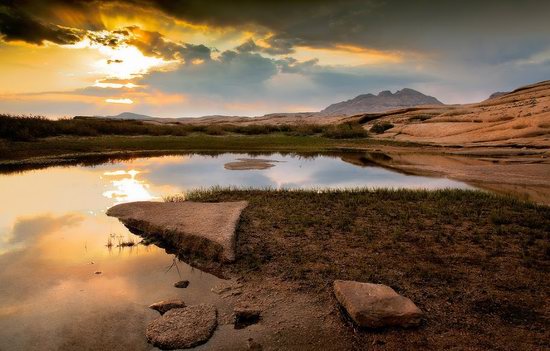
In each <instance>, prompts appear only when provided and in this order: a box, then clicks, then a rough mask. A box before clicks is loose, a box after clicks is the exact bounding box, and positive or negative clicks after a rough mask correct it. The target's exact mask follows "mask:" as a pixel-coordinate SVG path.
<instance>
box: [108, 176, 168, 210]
mask: <svg viewBox="0 0 550 351" xmlns="http://www.w3.org/2000/svg"><path fill="white" fill-rule="evenodd" d="M140 173H141V172H140V171H136V170H135V169H131V170H129V171H123V170H119V171H109V172H104V173H103V176H104V177H108V179H110V178H115V179H112V180H110V182H111V185H112V187H113V188H114V190H107V191H104V192H103V196H105V197H107V198H110V199H114V200H115V201H116V202H117V203H122V202H131V201H148V200H155V199H158V197H156V196H153V195H151V193H150V192H149V184H147V183H145V182H144V181H142V180H138V179H136V176H137V175H138V174H140Z"/></svg>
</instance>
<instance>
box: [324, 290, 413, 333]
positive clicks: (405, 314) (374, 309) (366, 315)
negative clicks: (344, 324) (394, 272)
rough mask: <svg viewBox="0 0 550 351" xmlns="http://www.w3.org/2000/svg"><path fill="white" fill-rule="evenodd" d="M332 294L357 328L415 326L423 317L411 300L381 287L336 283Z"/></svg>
mask: <svg viewBox="0 0 550 351" xmlns="http://www.w3.org/2000/svg"><path fill="white" fill-rule="evenodd" d="M334 294H335V295H336V298H337V299H338V301H339V302H340V304H341V305H342V306H343V307H344V308H345V310H346V311H347V313H348V314H349V316H350V317H351V319H353V321H354V322H355V323H356V324H357V325H358V326H360V327H368V328H381V327H389V326H402V327H409V326H415V325H418V324H419V323H420V320H421V318H422V315H423V314H422V311H421V310H420V309H419V308H418V307H416V305H415V304H414V303H413V302H412V301H411V300H410V299H408V298H406V297H404V296H401V295H399V294H398V293H396V292H395V290H393V289H392V288H390V287H389V286H386V285H382V284H371V283H361V282H356V281H349V280H336V281H334Z"/></svg>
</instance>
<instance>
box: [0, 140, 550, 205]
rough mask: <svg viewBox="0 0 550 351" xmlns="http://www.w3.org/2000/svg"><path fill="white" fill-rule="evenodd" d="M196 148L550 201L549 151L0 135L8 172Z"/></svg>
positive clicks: (1, 169)
mask: <svg viewBox="0 0 550 351" xmlns="http://www.w3.org/2000/svg"><path fill="white" fill-rule="evenodd" d="M2 150H3V151H2ZM194 153H197V154H207V155H209V154H212V155H217V154H221V153H245V154H248V155H251V156H262V155H263V156H265V155H269V154H272V153H283V154H298V155H306V156H307V155H312V156H314V155H321V154H323V155H333V156H336V157H341V158H342V160H343V161H345V162H350V163H353V164H355V165H357V166H380V167H383V168H386V169H389V170H392V171H397V172H401V173H404V174H409V175H419V176H429V177H430V176H431V177H446V178H450V179H453V180H458V181H462V182H465V183H468V184H470V185H472V186H474V187H477V188H481V189H485V190H489V191H493V192H500V193H503V194H512V195H514V196H517V197H519V198H522V199H527V200H532V201H536V202H539V203H543V204H547V205H550V178H549V177H548V176H547V175H548V174H550V151H548V150H543V149H537V148H532V149H524V148H521V149H518V148H512V147H510V148H502V147H498V148H495V147H468V148H454V147H447V146H435V145H426V144H424V145H420V144H406V143H405V144H404V143H399V142H393V141H391V140H389V141H387V140H381V139H371V138H366V139H329V138H323V137H318V136H301V137H299V136H285V135H267V136H207V135H193V136H186V137H151V136H142V137H124V136H120V137H112V136H109V137H88V138H75V137H55V138H46V139H42V140H39V141H34V142H3V143H2V142H0V173H4V174H7V173H12V172H22V171H26V170H32V169H40V168H46V167H51V166H70V165H84V166H85V165H95V164H100V163H104V162H111V161H119V160H127V159H132V158H139V157H155V156H165V155H180V154H194ZM377 155H378V156H379V157H377Z"/></svg>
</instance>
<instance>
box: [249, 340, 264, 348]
mask: <svg viewBox="0 0 550 351" xmlns="http://www.w3.org/2000/svg"><path fill="white" fill-rule="evenodd" d="M247 345H248V349H249V350H252V351H262V350H263V347H262V345H261V344H258V343H257V342H256V341H254V339H252V338H248V342H247Z"/></svg>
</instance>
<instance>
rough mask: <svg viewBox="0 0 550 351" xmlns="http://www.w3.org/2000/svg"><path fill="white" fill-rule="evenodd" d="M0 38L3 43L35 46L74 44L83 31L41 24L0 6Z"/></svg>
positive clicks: (25, 15) (28, 16) (21, 13)
mask: <svg viewBox="0 0 550 351" xmlns="http://www.w3.org/2000/svg"><path fill="white" fill-rule="evenodd" d="M0 36H1V38H2V39H4V40H5V41H25V42H27V43H31V44H37V45H42V44H43V43H44V41H50V42H52V43H56V44H74V43H77V42H79V41H80V40H82V38H83V37H84V31H82V30H79V29H74V28H66V27H62V26H59V25H55V24H46V23H42V22H40V21H39V20H37V19H35V18H33V17H32V16H30V15H28V14H26V13H24V12H21V11H18V10H16V9H11V8H7V7H1V6H0Z"/></svg>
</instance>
